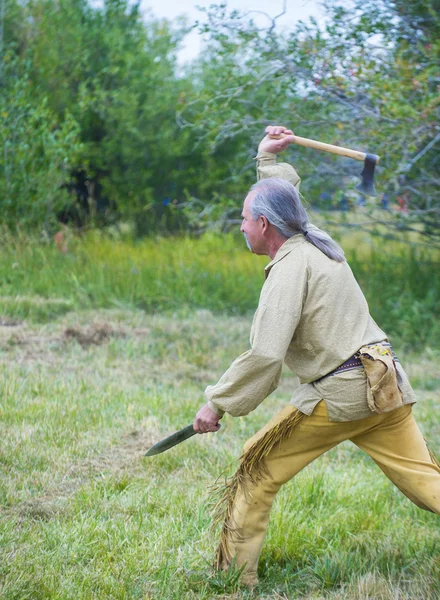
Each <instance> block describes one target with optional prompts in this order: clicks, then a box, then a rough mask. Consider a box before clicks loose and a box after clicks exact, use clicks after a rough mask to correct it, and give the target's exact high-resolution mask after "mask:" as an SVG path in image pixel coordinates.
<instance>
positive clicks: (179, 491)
mask: <svg viewBox="0 0 440 600" xmlns="http://www.w3.org/2000/svg"><path fill="white" fill-rule="evenodd" d="M63 258H64V257H63ZM249 325H250V323H249V319H248V318H247V317H240V316H219V315H215V314H213V313H211V312H209V311H207V310H204V311H196V312H188V311H187V310H185V311H183V312H182V311H180V312H179V311H176V312H175V313H174V314H168V315H166V316H165V315H159V314H156V315H154V314H153V315H147V314H145V313H144V312H143V311H139V310H128V309H113V310H100V311H96V310H89V311H76V312H69V313H68V314H66V315H64V316H58V317H57V319H56V320H55V321H53V322H49V323H46V324H44V323H31V322H28V323H22V324H15V325H11V324H10V325H9V326H3V327H0V505H1V507H2V508H1V509H0V597H1V598H2V599H3V598H4V599H5V600H12V599H14V600H16V599H17V600H18V599H20V600H25V599H32V600H39V599H46V598H47V599H49V598H50V599H60V600H67V599H72V600H73V599H75V600H79V599H84V600H85V599H87V600H88V599H90V598H97V599H98V598H99V599H107V598H108V599H115V598H117V599H119V598H121V599H138V598H139V599H144V600H145V599H147V598H148V599H151V600H153V599H154V600H180V599H185V600H190V599H194V600H195V599H202V600H204V599H217V600H220V599H227V598H235V599H238V598H240V599H241V598H243V599H244V598H251V597H258V598H268V599H272V600H275V599H277V600H279V599H280V598H281V599H287V598H288V599H289V600H290V599H294V598H309V599H312V598H314V599H318V598H320V599H324V598H325V599H333V600H334V599H341V600H342V599H343V600H359V599H362V600H363V599H365V600H366V599H367V598H371V599H373V598H374V599H384V600H394V599H396V598H399V600H415V599H423V600H435V599H437V598H439V597H440V550H439V548H440V529H439V522H438V517H437V516H435V515H433V514H430V513H427V512H424V511H421V510H419V509H417V508H416V507H415V506H414V505H412V504H411V503H410V502H409V500H407V499H406V498H405V497H404V496H403V495H402V494H400V493H399V492H398V491H397V490H396V489H395V488H394V487H393V486H392V485H391V484H390V483H389V482H388V481H387V479H386V478H385V477H384V476H383V475H382V474H381V473H380V471H379V469H378V468H377V467H376V466H375V465H374V463H373V462H372V461H371V460H370V459H369V458H368V457H366V456H365V455H363V454H362V453H361V452H360V451H359V450H358V449H357V448H356V447H355V446H353V445H350V444H348V443H347V444H342V445H340V446H339V447H337V448H336V449H334V450H332V451H331V452H330V453H327V454H326V455H324V456H323V457H321V458H320V459H319V460H318V461H315V463H313V464H312V465H311V466H309V467H307V468H306V469H305V470H304V471H303V472H302V473H300V474H299V475H298V476H297V477H296V478H295V479H294V481H292V482H290V483H289V484H287V485H286V486H285V487H284V488H283V489H282V491H281V493H280V495H279V497H278V499H277V502H276V505H275V507H274V511H273V515H272V520H271V524H270V528H269V532H268V536H267V539H266V543H265V546H264V550H263V554H262V557H261V569H260V575H261V583H260V586H259V588H258V591H257V593H256V595H255V596H252V595H251V594H250V593H249V592H247V591H246V590H244V589H242V588H240V586H239V584H238V581H237V576H236V574H234V573H228V574H217V573H215V572H214V571H213V570H212V568H211V560H212V556H213V552H214V549H215V546H216V543H217V540H218V536H219V532H218V531H216V532H215V534H213V533H211V532H210V513H209V494H208V493H207V491H208V489H209V485H210V484H212V483H213V482H214V481H215V479H216V477H217V476H218V475H219V473H221V471H222V470H223V469H224V467H225V465H227V464H230V463H233V461H235V460H236V459H237V458H238V456H239V454H240V449H241V447H242V444H243V443H244V441H245V440H246V439H247V438H248V437H249V436H250V435H252V434H253V432H255V431H256V430H257V429H259V428H260V427H261V426H262V425H263V424H265V423H266V422H267V420H268V418H269V417H270V416H271V415H273V414H274V413H275V412H276V411H278V410H279V409H280V408H281V407H282V406H284V405H285V404H286V402H288V399H289V397H290V394H291V392H292V389H293V388H294V387H295V385H296V380H295V378H294V377H293V376H292V375H290V374H289V373H286V374H285V376H284V377H283V380H282V383H281V386H280V388H279V390H278V391H277V392H276V393H275V394H274V395H273V396H271V397H270V398H268V399H267V400H266V401H265V402H264V403H263V404H262V405H261V406H260V407H259V408H258V409H257V410H256V411H255V412H254V413H253V414H252V415H250V416H248V417H245V418H241V419H232V418H229V417H226V418H225V420H224V423H223V426H222V429H221V430H220V432H219V433H217V434H209V435H207V436H196V437H194V438H192V439H191V440H189V441H187V442H185V443H184V444H182V445H180V446H179V447H176V448H175V449H173V450H170V451H169V452H167V453H164V454H162V455H159V456H156V457H153V458H148V459H146V458H143V454H144V452H145V451H146V450H147V448H148V447H150V446H151V444H152V443H154V442H156V441H158V440H159V439H161V438H162V437H164V436H166V435H168V434H170V433H171V432H173V431H175V430H177V429H179V428H181V427H183V426H185V425H187V424H188V423H190V422H191V421H192V418H193V416H194V414H195V412H196V410H197V409H198V408H199V406H200V405H201V403H202V402H203V397H202V391H203V389H204V388H205V386H206V385H208V384H209V383H213V382H215V381H216V379H217V378H218V376H219V375H220V374H221V373H222V371H223V369H225V368H226V367H227V366H228V365H229V363H230V361H231V360H232V359H233V358H234V357H235V356H236V355H237V354H238V353H240V352H241V351H243V350H244V349H246V348H247V337H248V329H249ZM400 358H401V360H402V361H403V363H404V365H405V366H406V367H407V370H408V372H409V375H410V377H411V379H412V381H413V382H414V384H415V386H416V391H417V395H418V399H419V403H418V404H417V406H416V408H415V414H416V418H417V419H418V421H419V423H420V425H421V427H422V429H423V433H424V434H425V435H426V436H427V438H428V439H429V441H430V446H431V448H432V450H433V451H435V452H436V453H437V454H440V426H439V419H438V394H439V389H440V383H439V381H438V359H439V354H438V351H436V350H432V349H431V350H427V351H426V352H424V353H423V354H421V355H405V354H404V353H403V351H402V353H401V356H400Z"/></svg>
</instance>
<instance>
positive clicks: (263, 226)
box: [259, 215, 270, 233]
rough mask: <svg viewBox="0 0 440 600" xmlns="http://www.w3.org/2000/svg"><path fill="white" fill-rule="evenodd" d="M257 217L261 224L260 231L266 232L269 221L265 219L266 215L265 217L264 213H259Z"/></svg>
mask: <svg viewBox="0 0 440 600" xmlns="http://www.w3.org/2000/svg"><path fill="white" fill-rule="evenodd" d="M259 219H260V224H261V232H262V233H266V231H267V230H268V229H269V226H270V223H269V221H268V220H267V217H265V216H264V215H260V217H259Z"/></svg>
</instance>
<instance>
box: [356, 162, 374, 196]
mask: <svg viewBox="0 0 440 600" xmlns="http://www.w3.org/2000/svg"><path fill="white" fill-rule="evenodd" d="M378 163H379V157H378V156H377V155H376V154H366V155H365V162H364V168H363V170H362V173H361V178H362V181H361V182H360V184H359V185H357V186H356V189H357V190H358V191H359V192H360V193H361V194H364V196H375V195H376V188H375V187H374V169H375V167H376V165H377V164H378Z"/></svg>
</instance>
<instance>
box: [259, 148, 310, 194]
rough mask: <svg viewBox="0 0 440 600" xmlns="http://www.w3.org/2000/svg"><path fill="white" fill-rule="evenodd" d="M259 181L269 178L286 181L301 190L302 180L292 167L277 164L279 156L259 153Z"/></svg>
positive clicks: (285, 164)
mask: <svg viewBox="0 0 440 600" xmlns="http://www.w3.org/2000/svg"><path fill="white" fill-rule="evenodd" d="M255 160H256V161H257V181H260V179H266V178H268V177H279V178H280V179H285V180H286V181H288V182H289V183H291V184H292V185H293V186H295V187H296V189H297V190H299V184H300V183H301V179H300V177H299V175H298V173H297V172H296V171H295V169H294V168H293V167H292V165H289V164H288V163H277V155H276V154H272V153H271V152H259V153H258V155H257V158H256V159H255Z"/></svg>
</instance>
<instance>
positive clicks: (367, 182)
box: [269, 133, 380, 196]
mask: <svg viewBox="0 0 440 600" xmlns="http://www.w3.org/2000/svg"><path fill="white" fill-rule="evenodd" d="M269 137H271V138H272V139H278V140H280V139H282V138H283V137H285V134H283V133H282V134H281V135H271V136H269ZM293 138H294V139H293V140H292V143H294V144H297V145H298V146H305V147H306V148H314V149H315V150H322V151H323V152H331V153H332V154H340V155H341V156H348V157H349V158H354V159H355V160H363V161H364V168H363V171H362V173H361V182H360V184H359V185H357V186H356V189H357V190H358V191H359V192H361V194H364V195H365V196H375V195H376V189H375V187H374V169H375V167H376V165H378V164H379V160H380V157H379V156H377V155H376V154H368V153H366V152H359V150H350V149H349V148H342V147H341V146H333V145H332V144H324V143H323V142H318V141H317V140H310V139H308V138H303V137H299V136H297V135H294V136H293Z"/></svg>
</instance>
